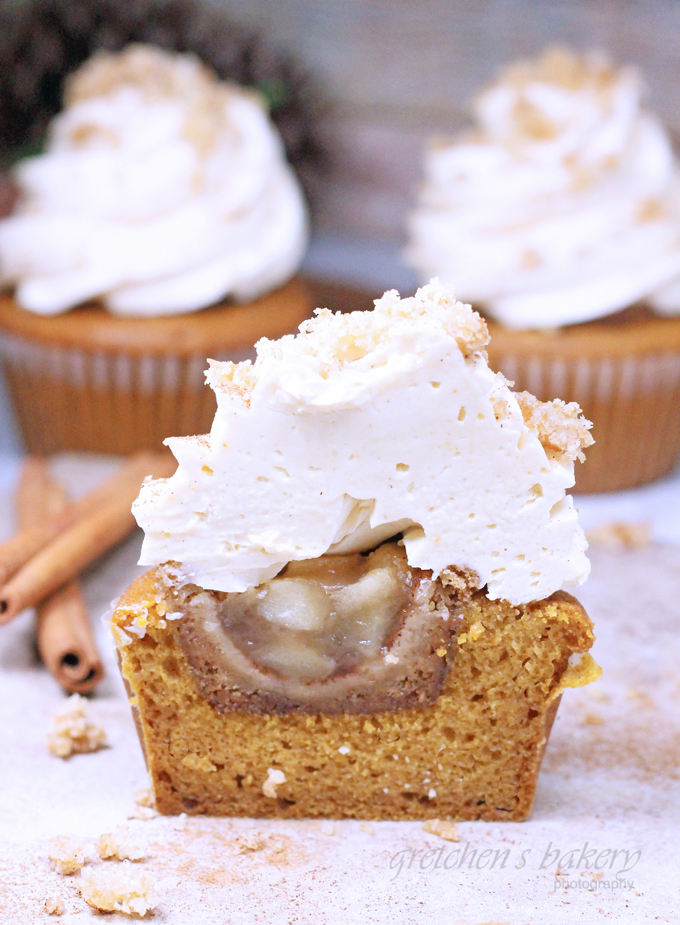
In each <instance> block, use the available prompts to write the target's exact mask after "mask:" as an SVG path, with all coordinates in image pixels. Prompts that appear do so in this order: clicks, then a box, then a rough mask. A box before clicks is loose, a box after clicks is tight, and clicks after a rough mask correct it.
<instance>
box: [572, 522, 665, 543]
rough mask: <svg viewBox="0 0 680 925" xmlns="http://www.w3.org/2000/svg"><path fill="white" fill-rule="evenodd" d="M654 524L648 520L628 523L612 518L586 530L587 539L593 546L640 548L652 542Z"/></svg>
mask: <svg viewBox="0 0 680 925" xmlns="http://www.w3.org/2000/svg"><path fill="white" fill-rule="evenodd" d="M651 535H652V525H651V523H650V522H649V521H648V520H645V521H641V522H639V523H627V522H626V521H623V520H611V521H608V522H606V523H602V524H599V525H598V526H597V527H593V529H592V530H586V539H587V540H588V542H589V543H590V545H591V546H605V547H607V548H608V549H640V548H641V547H643V546H649V544H650V542H651Z"/></svg>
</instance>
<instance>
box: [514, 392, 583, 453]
mask: <svg viewBox="0 0 680 925" xmlns="http://www.w3.org/2000/svg"><path fill="white" fill-rule="evenodd" d="M516 398H517V403H518V404H519V407H520V410H521V412H522V417H523V418H524V423H525V424H526V425H527V427H529V428H530V429H531V430H533V431H534V433H535V434H536V436H537V437H538V439H539V440H540V441H541V444H542V445H543V448H544V449H545V451H546V453H547V454H548V456H549V458H550V459H555V460H557V461H558V462H564V463H566V462H570V461H571V460H575V459H578V460H580V461H581V462H583V461H584V460H585V456H584V454H583V450H585V448H586V447H588V446H591V444H593V443H594V442H595V441H594V440H593V438H592V437H591V435H590V433H589V430H590V428H591V427H592V426H593V425H592V424H591V422H590V421H587V420H586V419H585V418H584V417H583V415H582V414H581V409H580V408H579V406H578V405H577V404H576V402H574V401H572V402H569V404H568V405H567V404H565V403H564V402H563V401H560V399H559V398H556V399H555V400H554V401H545V402H543V401H539V400H538V399H537V398H535V397H534V396H533V395H532V394H531V393H530V392H518V393H517V395H516Z"/></svg>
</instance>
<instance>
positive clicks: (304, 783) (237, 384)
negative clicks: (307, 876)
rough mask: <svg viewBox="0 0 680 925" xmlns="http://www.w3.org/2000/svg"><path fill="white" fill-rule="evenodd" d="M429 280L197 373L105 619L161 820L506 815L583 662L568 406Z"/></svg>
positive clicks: (583, 563)
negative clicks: (540, 396)
mask: <svg viewBox="0 0 680 925" xmlns="http://www.w3.org/2000/svg"><path fill="white" fill-rule="evenodd" d="M487 342H488V334H487V330H486V326H485V324H484V322H483V320H482V319H481V318H480V317H479V315H477V314H476V313H474V312H472V311H471V310H470V308H469V307H468V306H464V305H462V304H461V303H458V302H456V301H455V297H454V295H453V291H452V290H450V289H446V288H443V287H442V286H440V285H436V284H433V285H429V286H426V287H423V289H421V290H420V291H419V292H418V293H417V294H416V296H415V297H414V298H411V299H404V300H400V299H399V297H398V295H397V293H396V292H389V293H387V294H386V295H385V296H384V297H383V298H382V299H381V300H379V301H378V302H377V303H376V307H375V310H374V311H372V312H355V313H352V314H349V315H341V314H336V315H333V314H331V313H330V312H328V311H324V312H321V313H320V315H319V317H318V318H317V319H315V320H314V321H311V322H308V323H307V324H306V325H304V326H303V328H302V330H301V333H300V334H299V335H298V336H297V337H295V338H291V337H287V338H284V339H283V340H281V341H278V342H276V343H266V344H261V345H260V346H259V350H258V354H259V355H258V359H257V361H256V363H255V364H254V365H250V364H240V365H234V364H213V365H212V367H211V370H210V374H209V381H210V384H211V385H212V387H213V389H214V390H215V392H216V395H217V401H218V411H217V414H216V416H215V421H214V422H213V426H212V428H211V431H210V434H209V435H205V436H201V437H196V438H184V439H172V440H170V441H169V445H170V446H171V449H172V450H173V452H174V454H175V456H176V457H177V460H178V463H179V466H178V470H177V472H176V474H175V475H174V476H173V477H172V478H171V479H168V480H165V481H162V480H161V481H155V482H147V483H145V485H144V487H143V489H142V493H141V495H140V497H139V499H138V501H137V502H136V504H135V508H134V510H135V514H136V516H137V519H138V522H139V523H140V525H141V526H142V527H143V528H144V530H145V532H146V537H145V542H144V547H143V551H142V562H143V563H144V564H147V565H153V566H154V568H153V569H152V570H151V571H150V572H148V573H147V574H146V575H145V576H143V577H142V578H140V579H139V580H138V581H136V582H135V583H134V584H133V585H132V586H131V587H130V588H129V589H128V591H127V592H126V593H125V594H124V595H123V597H122V598H121V600H120V601H119V603H118V605H117V607H116V610H115V612H114V615H113V621H112V626H113V632H114V637H115V639H116V642H117V645H118V651H119V657H120V663H121V669H122V673H123V677H124V679H125V681H126V683H127V685H128V688H129V693H130V702H131V705H132V707H133V711H134V713H135V716H136V719H137V722H138V728H139V733H140V738H141V741H142V745H143V748H144V752H145V755H146V760H147V765H148V768H149V773H150V775H151V778H152V781H153V787H154V792H155V796H156V805H157V808H158V809H159V810H160V811H161V812H164V813H180V812H190V813H213V814H219V815H235V816H239V815H240V816H242V815H256V816H284V817H305V816H330V817H334V818H340V817H359V818H379V819H415V818H433V817H439V818H442V817H446V818H461V819H477V818H484V819H514V820H517V819H523V818H526V816H527V814H528V813H529V811H530V809H531V805H532V801H533V795H534V789H535V785H536V775H537V773H538V769H539V766H540V762H541V757H542V754H543V750H544V748H545V744H546V742H547V738H548V734H549V732H550V727H551V725H552V721H553V719H554V716H555V711H556V709H557V704H558V702H559V697H560V694H561V692H562V689H563V688H564V687H566V686H569V685H573V684H578V683H586V682H587V681H588V680H592V679H594V678H595V677H597V673H598V671H597V668H596V667H595V666H594V664H593V663H592V660H591V659H590V657H589V656H588V655H587V652H588V649H589V648H590V646H591V644H592V642H593V639H594V637H593V634H592V624H591V623H590V620H589V619H588V617H587V615H586V614H585V612H584V611H583V609H582V608H581V607H580V605H579V604H578V602H577V601H576V600H575V599H574V598H572V597H570V596H569V595H568V594H566V593H565V592H564V591H563V590H562V589H563V588H564V587H567V586H571V585H576V584H578V583H580V582H581V581H583V580H584V579H585V577H586V576H587V574H588V562H587V559H586V558H585V552H584V551H585V546H586V543H585V539H584V536H583V533H582V531H581V529H580V527H579V526H578V523H577V519H576V512H575V511H574V509H573V506H572V503H571V499H570V498H569V497H568V496H566V495H565V489H566V488H568V487H570V486H571V485H572V484H573V467H574V460H575V459H576V458H580V457H581V456H582V448H583V447H584V446H587V445H588V443H589V435H588V427H589V425H588V422H586V421H584V420H583V418H582V417H581V416H580V414H579V410H578V408H576V407H574V406H565V405H564V404H563V403H561V402H554V403H552V404H550V405H541V403H540V402H537V401H535V400H534V399H532V397H531V396H527V395H515V394H514V393H512V392H511V391H510V389H509V388H508V386H507V383H506V381H505V380H504V379H503V377H502V376H501V375H497V374H495V373H493V372H492V371H491V370H490V369H489V367H488V365H487V361H486V356H485V353H484V347H485V346H486V344H487Z"/></svg>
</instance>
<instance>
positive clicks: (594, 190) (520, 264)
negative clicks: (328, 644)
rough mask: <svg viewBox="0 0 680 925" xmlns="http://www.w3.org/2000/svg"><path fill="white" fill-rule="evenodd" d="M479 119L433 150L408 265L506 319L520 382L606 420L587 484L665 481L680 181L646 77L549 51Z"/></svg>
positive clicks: (673, 388)
mask: <svg viewBox="0 0 680 925" xmlns="http://www.w3.org/2000/svg"><path fill="white" fill-rule="evenodd" d="M474 115H475V122H476V126H475V128H474V129H473V130H471V131H469V132H467V133H466V134H464V135H462V136H460V137H458V138H455V139H453V140H451V141H436V142H433V143H432V144H431V146H430V148H429V150H428V152H427V155H426V160H425V183H424V185H423V188H422V191H421V194H420V202H419V205H418V207H417V209H416V211H415V212H414V214H413V215H412V217H411V221H410V244H409V248H408V252H407V254H408V256H407V259H408V260H409V262H410V263H411V264H412V265H413V266H414V267H416V268H417V269H418V271H419V273H420V275H421V276H422V277H423V279H425V278H429V277H430V276H432V275H439V276H440V277H441V278H442V279H443V280H444V281H448V282H451V283H454V284H455V286H456V292H457V296H458V298H460V299H463V300H465V301H469V302H471V303H473V304H474V305H475V306H476V307H478V308H480V309H481V310H482V311H483V312H484V313H485V314H486V315H487V317H488V318H490V319H491V324H490V330H491V331H492V335H493V336H492V340H491V343H492V345H493V346H492V350H491V356H490V360H491V363H492V365H495V366H496V367H497V368H500V369H501V370H502V371H503V372H504V373H505V375H506V376H508V377H509V378H510V379H512V380H514V382H515V386H516V388H518V389H526V390H528V391H531V392H533V393H534V394H536V395H537V396H538V397H539V398H541V399H542V400H548V399H552V398H554V397H555V396H556V395H558V394H559V395H561V396H562V397H563V398H565V399H567V400H568V401H577V402H578V403H579V404H580V405H581V407H582V408H583V411H584V414H585V415H586V416H587V417H588V418H590V419H591V420H592V421H593V422H594V430H593V434H594V437H595V440H596V444H595V446H594V447H593V448H592V450H591V451H590V453H589V456H588V463H587V465H586V466H584V467H583V468H582V469H581V471H580V472H579V473H578V476H577V481H576V488H577V490H580V491H606V490H613V489H619V488H626V487H630V486H633V485H638V484H642V483H644V482H647V481H650V480H652V479H654V478H657V477H659V476H661V475H663V474H664V473H666V472H668V471H669V470H670V469H672V468H673V466H674V465H675V464H676V462H677V460H678V457H679V456H680V317H679V316H680V183H679V180H678V169H677V165H676V163H675V160H674V157H673V152H672V148H671V144H670V141H669V139H668V136H667V135H666V133H665V131H664V129H663V127H662V125H661V124H660V122H659V121H658V119H656V118H655V117H654V116H653V115H652V114H651V113H649V112H647V111H645V109H644V108H642V106H641V81H640V78H639V76H638V74H637V73H636V71H634V70H633V69H631V68H621V69H617V68H614V67H613V66H612V65H611V64H610V63H609V62H608V61H607V59H606V58H605V57H604V56H603V55H602V54H598V53H590V54H584V55H577V54H574V53H572V52H569V51H567V50H564V49H550V50H548V51H546V52H545V53H544V54H543V55H542V56H541V57H540V58H539V59H538V60H536V61H532V62H520V63H518V64H515V65H513V66H511V67H510V68H508V69H507V70H506V71H505V72H503V73H502V74H501V75H500V77H499V78H498V79H497V80H496V81H495V82H494V83H492V84H491V85H490V86H489V87H488V88H487V89H485V90H484V91H483V92H482V93H481V94H480V95H479V97H478V98H477V100H476V101H475V105H474ZM494 322H495V323H494Z"/></svg>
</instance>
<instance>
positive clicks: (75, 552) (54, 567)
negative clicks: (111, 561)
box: [0, 454, 175, 624]
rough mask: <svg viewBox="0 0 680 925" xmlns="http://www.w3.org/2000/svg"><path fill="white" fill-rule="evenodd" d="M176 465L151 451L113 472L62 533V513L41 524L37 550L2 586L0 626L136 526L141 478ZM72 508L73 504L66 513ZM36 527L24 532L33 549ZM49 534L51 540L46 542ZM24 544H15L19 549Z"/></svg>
mask: <svg viewBox="0 0 680 925" xmlns="http://www.w3.org/2000/svg"><path fill="white" fill-rule="evenodd" d="M174 467H175V463H174V462H172V460H171V459H170V458H169V457H166V456H160V455H155V454H148V455H146V456H145V457H144V459H140V458H138V459H137V460H136V461H134V462H131V463H129V464H128V465H127V466H126V468H125V472H124V473H122V474H119V475H117V476H114V478H112V479H110V480H109V482H107V483H106V485H104V486H102V488H100V489H98V490H97V491H96V492H92V493H91V494H90V495H88V496H87V499H83V500H86V501H87V504H85V505H81V506H80V508H79V509H78V511H79V515H80V516H79V517H77V519H75V520H73V519H71V520H70V522H69V521H67V522H66V525H65V526H61V530H60V531H58V532H57V533H54V524H55V523H57V522H58V523H60V524H61V523H63V522H62V521H59V518H60V517H62V516H63V515H57V516H56V517H54V518H52V519H51V520H50V521H48V524H49V529H47V528H43V533H42V534H41V537H40V544H39V545H38V549H37V550H36V551H35V552H34V553H32V554H31V556H29V557H26V558H24V559H23V562H22V564H21V566H20V567H18V569H17V570H15V572H14V574H13V576H12V577H11V578H10V580H9V581H8V582H7V583H6V584H5V585H4V586H3V587H2V590H0V624H3V623H8V622H9V621H10V620H12V619H14V617H16V616H17V614H19V613H21V611H22V610H24V609H25V608H26V607H33V606H35V605H36V604H38V603H39V602H40V601H42V600H43V599H44V598H45V597H47V596H48V595H50V594H52V592H54V591H56V590H57V588H59V587H60V586H61V585H63V584H64V583H65V582H67V581H70V579H71V578H74V577H75V576H76V575H77V574H78V573H79V572H80V571H82V570H83V569H84V568H85V567H86V566H87V565H89V564H90V563H91V562H93V561H94V560H95V559H97V558H98V557H99V556H101V555H102V554H103V553H105V552H107V551H108V550H109V549H110V548H111V547H112V546H115V545H116V543H118V542H120V541H121V540H122V539H124V537H126V536H127V535H128V534H129V533H131V532H132V530H134V528H135V526H136V524H135V519H134V517H133V516H132V514H131V512H130V508H131V506H132V502H133V501H134V500H135V498H136V497H137V495H138V493H139V489H140V487H141V483H142V480H143V478H144V477H145V476H146V475H148V474H149V473H151V474H153V475H154V476H156V477H158V476H160V477H162V476H168V475H170V474H171V473H172V471H173V470H174ZM74 507H75V505H73V504H72V505H69V507H68V508H66V509H65V511H64V513H66V512H67V511H70V510H71V511H72V509H73V508H74ZM71 518H72V515H71ZM37 529H40V528H37ZM31 531H34V532H33V533H31ZM35 531H36V528H29V529H28V530H26V531H22V534H20V536H21V535H24V536H26V537H29V534H30V540H31V542H32V543H33V544H34V545H33V548H34V547H35V544H36V543H37V542H38V541H37V540H36V538H35V537H36V533H35ZM46 536H49V537H50V538H49V539H48V540H45V537H46ZM9 543H12V540H10V541H9ZM7 545H8V544H5V546H7ZM29 545H30V544H29V542H28V540H25V541H24V542H23V547H22V554H23V555H24V556H25V553H26V550H27V549H28V548H29ZM20 546H21V544H20V543H19V542H17V543H16V544H15V550H16V549H18V548H19V547H20ZM13 555H14V559H13V562H16V561H17V559H18V554H17V553H16V551H13ZM1 556H2V549H1V548H0V557H1ZM8 558H9V557H7V558H6V559H5V560H4V561H5V563H6V562H7V561H8Z"/></svg>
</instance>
